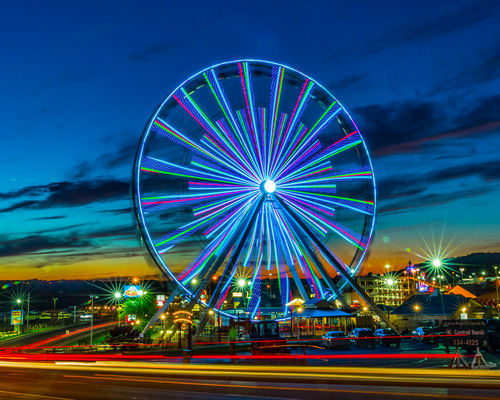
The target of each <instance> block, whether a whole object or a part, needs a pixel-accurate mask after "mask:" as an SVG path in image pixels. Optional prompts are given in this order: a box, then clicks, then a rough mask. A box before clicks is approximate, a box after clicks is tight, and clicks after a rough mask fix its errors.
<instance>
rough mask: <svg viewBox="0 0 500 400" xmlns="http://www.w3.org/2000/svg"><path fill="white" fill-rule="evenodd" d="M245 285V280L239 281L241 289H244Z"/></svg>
mask: <svg viewBox="0 0 500 400" xmlns="http://www.w3.org/2000/svg"><path fill="white" fill-rule="evenodd" d="M245 285H246V281H245V280H244V279H240V280H239V281H238V286H239V287H240V288H242V287H244V286H245Z"/></svg>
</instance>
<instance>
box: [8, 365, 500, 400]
mask: <svg viewBox="0 0 500 400" xmlns="http://www.w3.org/2000/svg"><path fill="white" fill-rule="evenodd" d="M0 374H1V376H2V378H3V379H2V380H0V398H2V399H3V398H8V399H38V400H44V399H47V400H50V399H52V400H56V399H61V400H63V399H64V400H83V399H95V400H101V399H103V400H104V399H106V400H115V399H116V400H123V399H124V398H126V399H137V400H142V399H143V400H148V399H155V400H156V399H159V398H160V399H163V398H168V399H169V400H170V399H210V400H218V399H226V400H227V399H248V398H262V399H313V400H320V399H331V398H332V397H340V396H341V397H342V399H343V400H351V399H365V398H367V397H368V396H370V398H373V399H379V398H383V399H384V400H392V399H401V398H407V399H429V398H438V399H439V398H454V399H498V398H500V380H499V379H498V378H499V377H500V376H499V374H498V372H495V371H474V370H449V369H448V370H443V369H439V370H438V369H435V370H415V369H399V368H392V369H384V368H348V367H341V368H336V367H296V366H295V367H292V366H248V365H214V364H204V365H200V364H197V365H190V364H173V363H165V362H161V363H145V362H138V363H135V362H127V363H123V362H106V363H82V362H65V363H62V362H59V363H30V362H0Z"/></svg>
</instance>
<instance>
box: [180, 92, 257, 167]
mask: <svg viewBox="0 0 500 400" xmlns="http://www.w3.org/2000/svg"><path fill="white" fill-rule="evenodd" d="M173 97H174V98H175V99H176V100H177V102H178V103H179V104H180V105H181V106H182V107H183V108H184V110H186V111H187V112H188V113H189V114H190V115H191V116H192V117H193V118H194V119H195V120H196V121H197V122H198V123H199V124H200V125H201V126H202V127H203V128H204V129H205V130H206V131H207V132H208V133H209V134H210V135H212V137H213V138H214V140H216V138H217V137H222V134H221V133H220V132H219V131H218V129H217V127H216V126H215V125H214V124H213V123H212V122H211V121H210V119H208V118H207V116H206V115H205V114H204V113H203V111H202V110H201V109H200V108H199V107H198V105H197V104H196V103H195V102H194V100H193V99H192V98H191V97H190V96H189V94H188V93H186V91H185V90H184V88H181V89H179V90H178V91H177V92H176V94H174V95H173ZM203 139H204V144H205V146H207V145H208V143H211V145H212V146H211V147H212V148H211V152H213V151H214V147H215V148H217V144H215V143H214V142H213V141H212V140H211V139H210V138H208V136H207V135H205V136H204V137H203ZM202 142H203V140H202ZM198 147H200V146H198ZM218 149H219V156H218V157H214V159H216V160H218V161H219V162H221V163H222V164H223V165H226V166H228V167H230V168H231V169H233V170H235V171H239V172H240V173H241V172H243V176H245V174H246V173H247V172H249V171H245V169H244V168H243V169H242V167H241V166H240V165H238V164H237V162H235V160H234V159H232V158H231V157H228V156H227V155H226V154H221V153H223V151H222V149H221V147H220V146H219V147H218ZM221 155H222V157H221ZM222 159H225V161H223V160H222Z"/></svg>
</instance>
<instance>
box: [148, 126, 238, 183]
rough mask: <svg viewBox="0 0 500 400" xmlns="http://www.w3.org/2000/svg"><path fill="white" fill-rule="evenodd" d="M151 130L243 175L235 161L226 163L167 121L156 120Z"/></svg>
mask: <svg viewBox="0 0 500 400" xmlns="http://www.w3.org/2000/svg"><path fill="white" fill-rule="evenodd" d="M151 130H152V131H153V132H155V133H157V134H159V135H161V136H164V137H166V138H167V139H170V140H172V141H173V142H175V143H179V144H181V145H182V146H184V147H186V148H187V149H188V150H190V151H193V152H194V153H197V154H200V155H202V156H206V157H208V158H209V159H211V160H213V161H216V162H218V163H219V164H220V165H221V166H225V167H227V168H229V169H231V170H233V171H235V172H238V173H241V171H240V167H239V166H237V165H236V167H235V165H234V163H233V161H231V160H230V161H229V162H227V161H224V159H223V158H221V157H220V156H216V155H215V154H213V153H212V152H211V151H210V150H208V149H206V148H204V147H203V146H200V145H198V144H196V143H194V142H193V141H192V140H190V139H189V138H187V137H186V136H185V135H183V134H182V133H180V132H179V131H177V130H175V129H174V128H173V127H171V126H170V125H169V124H167V123H166V122H165V121H163V120H162V119H161V118H156V119H155V121H154V123H153V125H152V128H151ZM241 175H242V176H246V174H245V173H242V174H241Z"/></svg>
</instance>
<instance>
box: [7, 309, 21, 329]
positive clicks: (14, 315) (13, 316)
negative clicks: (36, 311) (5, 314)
mask: <svg viewBox="0 0 500 400" xmlns="http://www.w3.org/2000/svg"><path fill="white" fill-rule="evenodd" d="M23 316H24V313H23V310H12V311H11V312H10V324H11V325H22V324H23V322H24V318H23Z"/></svg>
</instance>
